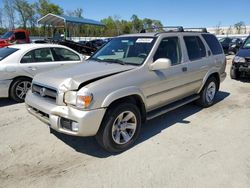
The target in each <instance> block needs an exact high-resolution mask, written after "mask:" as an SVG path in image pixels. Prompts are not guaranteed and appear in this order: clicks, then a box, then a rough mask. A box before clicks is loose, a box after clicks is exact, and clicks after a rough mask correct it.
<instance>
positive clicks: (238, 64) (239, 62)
mask: <svg viewBox="0 0 250 188" xmlns="http://www.w3.org/2000/svg"><path fill="white" fill-rule="evenodd" d="M230 75H231V78H232V79H238V78H239V77H240V76H246V77H248V76H249V75H250V36H249V37H248V38H247V39H246V40H245V42H244V43H243V45H242V47H241V48H240V49H239V51H238V52H237V54H236V56H235V57H234V59H233V62H232V67H231V72H230Z"/></svg>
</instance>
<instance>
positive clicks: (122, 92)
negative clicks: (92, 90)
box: [102, 86, 146, 108]
mask: <svg viewBox="0 0 250 188" xmlns="http://www.w3.org/2000/svg"><path fill="white" fill-rule="evenodd" d="M131 95H137V96H139V97H140V98H141V100H142V102H143V103H144V105H145V104H146V97H145V96H144V95H143V93H142V91H141V90H140V89H139V88H138V87H135V86H130V87H126V88H122V89H119V90H116V91H114V92H112V93H110V94H109V95H107V96H106V98H105V99H104V101H103V102H102V107H103V108H106V107H108V106H109V105H110V104H111V103H112V102H114V101H116V100H118V99H121V98H124V97H128V96H131ZM145 108H146V105H145Z"/></svg>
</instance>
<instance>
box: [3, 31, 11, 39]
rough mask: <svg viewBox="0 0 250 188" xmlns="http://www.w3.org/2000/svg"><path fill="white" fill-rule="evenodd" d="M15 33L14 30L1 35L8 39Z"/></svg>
mask: <svg viewBox="0 0 250 188" xmlns="http://www.w3.org/2000/svg"><path fill="white" fill-rule="evenodd" d="M12 35H13V32H12V31H8V32H6V33H5V34H4V35H2V36H1V39H8V38H10V37H11V36H12Z"/></svg>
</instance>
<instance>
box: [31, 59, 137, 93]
mask: <svg viewBox="0 0 250 188" xmlns="http://www.w3.org/2000/svg"><path fill="white" fill-rule="evenodd" d="M134 68H135V66H132V65H120V64H115V63H105V62H96V61H90V60H89V61H86V62H85V63H81V64H76V65H72V66H67V67H62V68H58V69H54V70H52V71H49V72H45V73H41V74H37V75H36V76H35V77H34V79H33V82H34V83H37V84H41V85H44V86H48V87H51V88H54V89H56V90H58V91H59V92H60V91H61V92H65V91H68V90H77V89H78V88H79V87H80V85H81V86H85V85H88V84H90V83H92V82H94V81H97V80H100V79H103V78H105V77H108V76H112V75H114V74H118V73H121V72H124V71H128V70H131V69H134Z"/></svg>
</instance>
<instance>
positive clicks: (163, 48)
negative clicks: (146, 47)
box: [154, 37, 181, 65]
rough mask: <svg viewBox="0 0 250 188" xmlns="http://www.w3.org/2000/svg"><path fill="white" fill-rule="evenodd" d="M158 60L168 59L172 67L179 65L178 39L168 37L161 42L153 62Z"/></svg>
mask: <svg viewBox="0 0 250 188" xmlns="http://www.w3.org/2000/svg"><path fill="white" fill-rule="evenodd" d="M160 58H168V59H170V60H171V62H172V65H176V64H179V63H181V49H180V44H179V39H178V37H168V38H165V39H163V40H162V41H161V43H160V45H159V47H158V49H157V51H156V53H155V55H154V61H156V60H157V59H160Z"/></svg>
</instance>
